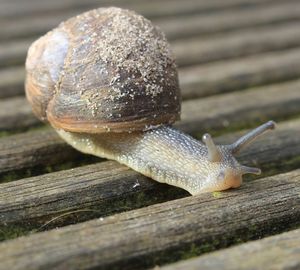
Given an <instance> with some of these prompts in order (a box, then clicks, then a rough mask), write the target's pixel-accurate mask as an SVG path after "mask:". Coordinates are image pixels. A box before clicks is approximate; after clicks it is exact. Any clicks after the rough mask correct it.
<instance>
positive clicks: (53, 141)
mask: <svg viewBox="0 0 300 270" xmlns="http://www.w3.org/2000/svg"><path fill="white" fill-rule="evenodd" d="M299 88H300V81H294V82H292V83H285V84H282V85H275V86H269V87H265V88H258V89H253V90H248V91H244V92H240V93H230V94H224V95H219V96H216V97H209V98H205V99H200V100H191V101H186V102H184V103H183V107H182V121H181V122H178V123H177V124H176V127H177V128H179V129H181V130H183V131H185V132H188V133H196V132H197V133H205V132H209V131H216V130H221V129H224V128H225V129H226V128H227V127H228V126H229V127H231V129H233V128H234V127H238V126H239V127H240V126H241V121H244V123H248V124H249V123H253V122H256V123H257V122H261V121H266V120H269V119H272V118H273V119H274V120H276V119H277V118H282V117H289V116H291V115H294V114H298V113H299V110H300V108H299V102H300V93H299ZM16 101H18V102H20V100H19V99H17V100H16ZM2 103H3V104H4V106H7V107H6V110H4V111H3V112H2V114H1V108H2V107H1V102H0V120H1V119H3V121H2V122H1V121H0V123H1V124H2V128H3V129H6V130H7V129H8V128H11V129H12V130H14V129H16V127H21V126H22V125H24V124H26V126H23V127H28V126H30V124H38V123H39V122H38V120H37V119H36V118H35V117H34V116H33V115H31V113H30V109H29V107H28V106H27V103H25V100H24V104H23V105H22V103H21V104H17V103H16V104H15V103H12V102H11V103H9V102H7V101H6V102H2ZM22 108H23V110H25V109H24V108H27V109H28V111H25V112H23V114H22V110H21V109H22ZM11 110H13V112H11ZM17 111H19V113H16V112H17ZM1 115H2V116H1ZM7 119H10V120H9V122H7V121H8V120H7ZM26 120H27V122H24V121H26ZM244 126H245V127H246V126H247V124H245V125H244ZM0 127H1V126H0ZM55 152H59V153H60V154H59V155H56V157H55V158H54V157H52V153H55ZM73 154H74V151H71V148H70V147H67V146H66V145H64V144H63V143H62V141H61V140H60V139H58V137H57V135H56V134H55V133H54V131H44V132H41V131H35V132H29V133H27V134H19V135H12V136H8V137H3V138H1V139H0V173H4V172H7V171H12V170H16V169H24V168H30V167H34V166H37V165H44V164H46V163H48V164H49V165H51V164H58V163H60V162H62V161H66V160H70V159H72V156H73ZM74 157H75V156H74Z"/></svg>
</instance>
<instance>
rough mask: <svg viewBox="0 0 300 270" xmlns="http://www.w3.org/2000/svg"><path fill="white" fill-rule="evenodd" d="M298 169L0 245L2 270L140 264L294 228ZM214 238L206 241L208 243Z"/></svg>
mask: <svg viewBox="0 0 300 270" xmlns="http://www.w3.org/2000/svg"><path fill="white" fill-rule="evenodd" d="M299 192H300V170H296V171H292V172H289V173H286V174H281V175H276V176H273V177H268V178H265V179H259V180H256V181H252V182H251V183H248V184H245V185H243V187H242V188H240V189H239V190H232V191H228V192H223V193H222V194H221V197H219V198H214V197H213V196H212V195H211V194H203V195H200V196H194V197H187V198H183V199H178V200H174V201H169V202H166V203H162V204H156V205H152V206H149V207H145V208H142V209H139V210H133V211H128V212H124V213H121V214H117V215H114V216H110V217H106V218H100V219H97V220H92V221H89V222H84V223H81V224H76V225H73V226H67V227H64V228H61V229H57V230H53V231H49V232H43V233H37V234H34V235H31V236H28V237H21V238H19V239H16V240H11V241H6V242H3V243H1V244H0V250H1V252H0V261H1V266H2V267H3V268H5V269H41V268H42V269H52V268H54V267H55V268H56V269H89V268H93V267H94V268H95V267H97V269H108V268H112V267H115V268H116V267H119V268H122V269H141V268H143V269H144V268H145V267H146V266H153V265H155V264H161V263H164V262H168V261H171V260H178V259H179V258H180V257H179V256H180V255H179V254H180V251H181V254H182V251H183V250H184V249H185V250H186V249H190V248H191V246H193V245H194V246H195V245H196V246H198V247H199V249H201V248H204V247H206V248H207V246H208V245H210V247H211V248H214V247H224V246H228V245H230V244H231V243H233V242H235V241H237V239H239V241H240V240H248V239H255V238H258V237H262V236H264V235H267V234H270V232H272V233H274V232H280V231H282V230H286V229H288V228H293V227H295V226H299V224H300V223H299V222H300V207H299V205H300V204H299V203H300V201H299V200H300V199H299ZM212 243H213V244H212Z"/></svg>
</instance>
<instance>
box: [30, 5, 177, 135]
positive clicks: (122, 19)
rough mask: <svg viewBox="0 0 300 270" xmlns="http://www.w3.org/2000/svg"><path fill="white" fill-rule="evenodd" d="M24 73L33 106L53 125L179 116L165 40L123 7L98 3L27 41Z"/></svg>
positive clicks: (129, 123)
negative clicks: (99, 5) (93, 8)
mask: <svg viewBox="0 0 300 270" xmlns="http://www.w3.org/2000/svg"><path fill="white" fill-rule="evenodd" d="M26 70H27V75H26V94H27V98H28V100H29V102H30V103H31V105H32V107H33V111H34V113H35V114H36V115H37V116H38V117H39V118H40V119H41V120H44V121H47V120H48V121H49V122H50V123H51V125H52V126H54V127H55V128H61V129H64V130H67V131H73V132H88V133H101V132H105V131H108V130H111V131H116V132H122V131H131V130H143V129H146V128H148V127H151V126H152V125H159V124H168V123H172V122H174V121H175V120H176V119H178V118H179V115H180V101H181V98H180V90H179V86H178V75H177V69H176V65H175V63H174V60H173V57H172V53H171V51H170V47H169V44H168V42H167V40H166V38H165V36H164V35H163V33H162V32H161V31H160V30H159V29H158V28H157V27H154V26H153V25H152V24H151V22H150V21H148V20H147V19H145V18H143V17H142V16H140V15H138V14H136V13H134V12H131V11H128V10H123V9H119V8H113V7H112V8H100V9H96V10H91V11H89V12H86V13H83V14H81V15H79V16H77V17H74V18H71V19H69V20H67V21H66V22H63V23H61V24H60V25H59V27H58V28H56V29H54V30H52V31H51V32H49V33H47V34H46V35H45V36H43V37H41V38H40V39H38V40H37V41H36V42H34V43H33V44H32V45H31V47H30V49H29V51H28V56H27V60H26Z"/></svg>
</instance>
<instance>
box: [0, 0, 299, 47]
mask: <svg viewBox="0 0 300 270" xmlns="http://www.w3.org/2000/svg"><path fill="white" fill-rule="evenodd" d="M151 3H153V1H151ZM225 3H226V2H225ZM132 8H133V9H135V6H133V7H132ZM299 9H300V5H299V3H298V2H290V3H289V2H285V3H281V2H279V3H276V2H275V3H273V4H272V5H266V6H264V5H263V6H260V5H258V6H257V5H254V6H249V7H248V8H247V9H238V10H230V9H229V10H227V9H225V10H220V11H218V12H213V13H209V14H205V13H204V14H201V16H200V15H199V14H195V15H188V16H180V17H175V18H172V17H169V18H164V17H163V18H161V19H156V20H153V22H154V23H155V24H157V25H159V26H160V27H161V28H162V29H163V30H164V32H165V33H166V35H167V37H168V39H169V40H173V39H178V38H186V37H190V36H193V35H204V34H205V35H207V34H212V33H218V32H223V31H229V30H234V29H241V28H249V27H253V26H255V27H257V26H262V25H268V24H279V23H282V22H288V21H295V20H299V19H300V15H299ZM82 11H83V10H82V9H80V8H72V9H71V10H63V11H58V12H56V13H55V14H51V13H50V14H39V13H38V14H36V15H33V16H30V17H20V18H15V19H14V20H7V21H3V22H1V25H2V27H1V29H0V40H2V41H7V40H9V39H16V38H18V39H19V38H24V37H29V36H38V35H41V34H43V33H46V32H47V31H49V30H50V29H52V28H53V27H55V26H57V25H58V24H59V23H60V22H61V21H64V20H66V19H68V18H70V17H72V16H74V15H76V14H79V13H81V12H82Z"/></svg>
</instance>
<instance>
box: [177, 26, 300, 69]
mask: <svg viewBox="0 0 300 270" xmlns="http://www.w3.org/2000/svg"><path fill="white" fill-rule="evenodd" d="M299 29H300V23H298V22H297V23H294V22H293V23H286V24H282V25H277V26H276V27H274V26H273V25H271V26H265V27H261V28H258V27H256V28H255V29H250V30H245V29H242V30H239V31H234V32H232V33H225V34H219V35H217V36H214V37H210V38H206V39H203V37H199V38H198V37H192V38H190V39H185V40H180V41H175V42H173V44H172V48H173V50H174V53H175V56H176V58H177V63H178V65H179V66H188V65H195V64H201V63H207V62H212V61H218V60H222V59H229V58H236V57H242V56H247V55H252V54H257V53H261V52H268V51H276V50H282V49H287V48H292V47H297V46H299V44H300V38H298V37H295V35H299V33H300V30H299Z"/></svg>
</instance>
